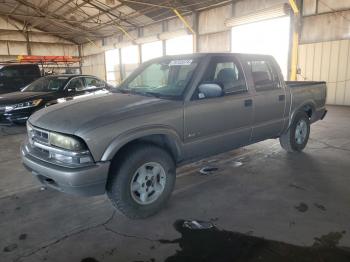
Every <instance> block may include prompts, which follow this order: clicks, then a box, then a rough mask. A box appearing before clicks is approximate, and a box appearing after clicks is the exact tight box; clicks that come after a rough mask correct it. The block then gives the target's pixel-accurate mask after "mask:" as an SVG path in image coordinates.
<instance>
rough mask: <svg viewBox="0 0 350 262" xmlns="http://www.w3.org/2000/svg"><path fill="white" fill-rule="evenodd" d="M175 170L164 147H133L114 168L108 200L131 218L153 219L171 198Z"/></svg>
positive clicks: (108, 189) (108, 187)
mask: <svg viewBox="0 0 350 262" xmlns="http://www.w3.org/2000/svg"><path fill="white" fill-rule="evenodd" d="M175 170H176V169H175V163H174V160H173V159H172V157H171V156H170V155H169V153H168V152H167V151H165V150H163V149H162V148H159V147H157V146H154V145H149V144H139V145H133V146H131V147H130V148H129V149H127V150H126V151H125V152H123V156H122V157H121V158H119V159H118V163H116V164H114V165H112V170H111V174H110V175H111V176H110V179H109V181H108V183H107V194H108V197H109V199H110V200H111V201H112V203H113V205H114V206H115V207H116V208H117V209H118V210H119V211H121V212H122V213H123V214H124V215H125V216H127V217H129V218H132V219H138V218H146V217H149V216H152V215H154V214H155V213H157V212H158V211H159V210H160V209H161V208H162V207H163V206H164V205H165V204H166V202H167V200H168V199H169V197H170V195H171V192H172V190H173V188H174V184H175V173H176V171H175Z"/></svg>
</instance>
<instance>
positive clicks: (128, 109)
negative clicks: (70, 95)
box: [29, 93, 178, 134]
mask: <svg viewBox="0 0 350 262" xmlns="http://www.w3.org/2000/svg"><path fill="white" fill-rule="evenodd" d="M174 103H176V104H178V102H175V101H171V100H164V99H158V98H154V97H146V96H140V95H131V94H119V93H109V94H104V95H98V96H92V97H86V98H81V99H77V100H73V101H69V102H65V103H62V104H57V105H53V106H50V107H47V108H44V109H42V110H39V111H37V112H36V113H35V114H33V115H32V116H31V117H30V119H29V122H30V123H31V124H32V125H33V126H36V127H38V128H42V129H46V130H50V131H55V132H60V133H65V134H79V133H85V132H88V131H89V130H93V129H95V128H97V127H101V126H103V125H106V124H109V123H113V122H116V121H120V120H122V119H126V118H130V117H133V116H137V115H145V114H147V113H151V112H156V111H159V110H164V106H165V107H167V105H166V104H169V107H171V104H174ZM160 105H163V106H162V107H160ZM160 108H162V109H160Z"/></svg>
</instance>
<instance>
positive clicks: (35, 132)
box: [28, 127, 49, 145]
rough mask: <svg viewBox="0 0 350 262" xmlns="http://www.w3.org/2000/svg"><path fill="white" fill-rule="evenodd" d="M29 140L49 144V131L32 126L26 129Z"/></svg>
mask: <svg viewBox="0 0 350 262" xmlns="http://www.w3.org/2000/svg"><path fill="white" fill-rule="evenodd" d="M28 136H29V139H30V141H33V142H34V141H35V142H39V143H42V144H46V145H47V144H49V132H47V131H44V130H40V129H37V128H34V127H32V128H31V129H30V130H28Z"/></svg>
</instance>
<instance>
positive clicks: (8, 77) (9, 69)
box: [0, 64, 41, 94]
mask: <svg viewBox="0 0 350 262" xmlns="http://www.w3.org/2000/svg"><path fill="white" fill-rule="evenodd" d="M39 77H41V73H40V69H39V66H38V65H37V64H2V65H1V64H0V94H6V93H11V92H16V91H19V90H20V89H21V88H23V87H25V86H26V85H28V84H30V83H31V82H33V81H34V80H35V79H37V78H39Z"/></svg>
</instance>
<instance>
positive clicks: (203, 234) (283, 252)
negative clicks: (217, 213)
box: [160, 220, 350, 262]
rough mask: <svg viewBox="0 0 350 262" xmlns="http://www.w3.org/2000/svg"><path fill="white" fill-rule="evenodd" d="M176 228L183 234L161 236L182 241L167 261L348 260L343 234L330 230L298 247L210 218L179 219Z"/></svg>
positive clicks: (173, 242)
mask: <svg viewBox="0 0 350 262" xmlns="http://www.w3.org/2000/svg"><path fill="white" fill-rule="evenodd" d="M174 226H175V229H176V230H177V231H178V232H179V233H180V234H181V238H179V239H175V240H170V241H169V240H160V242H161V243H163V244H176V243H177V244H179V246H180V250H178V251H177V252H176V254H174V255H173V256H171V257H168V258H167V259H166V260H165V261H166V262H180V261H181V262H199V261H201V262H209V261H210V262H214V261H215V262H226V261H227V262H232V261H235V262H243V261H244V262H253V261H254V262H255V261H259V262H281V261H283V262H291V261H293V262H294V261H298V262H314V261H322V262H328V261H332V262H334V261H337V262H345V261H346V262H349V261H350V249H346V248H340V247H337V244H338V242H339V240H340V239H341V237H342V236H343V234H345V232H341V233H337V232H335V233H330V234H328V235H326V236H323V237H320V238H316V239H315V240H316V242H315V244H314V245H313V246H312V247H299V246H294V245H289V244H285V243H281V242H277V241H271V240H266V239H263V238H258V237H254V236H249V235H244V234H240V233H235V232H230V231H226V230H220V229H218V228H217V227H216V226H215V225H214V224H210V222H201V221H194V222H193V221H185V220H179V221H177V222H176V223H175V224H174Z"/></svg>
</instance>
